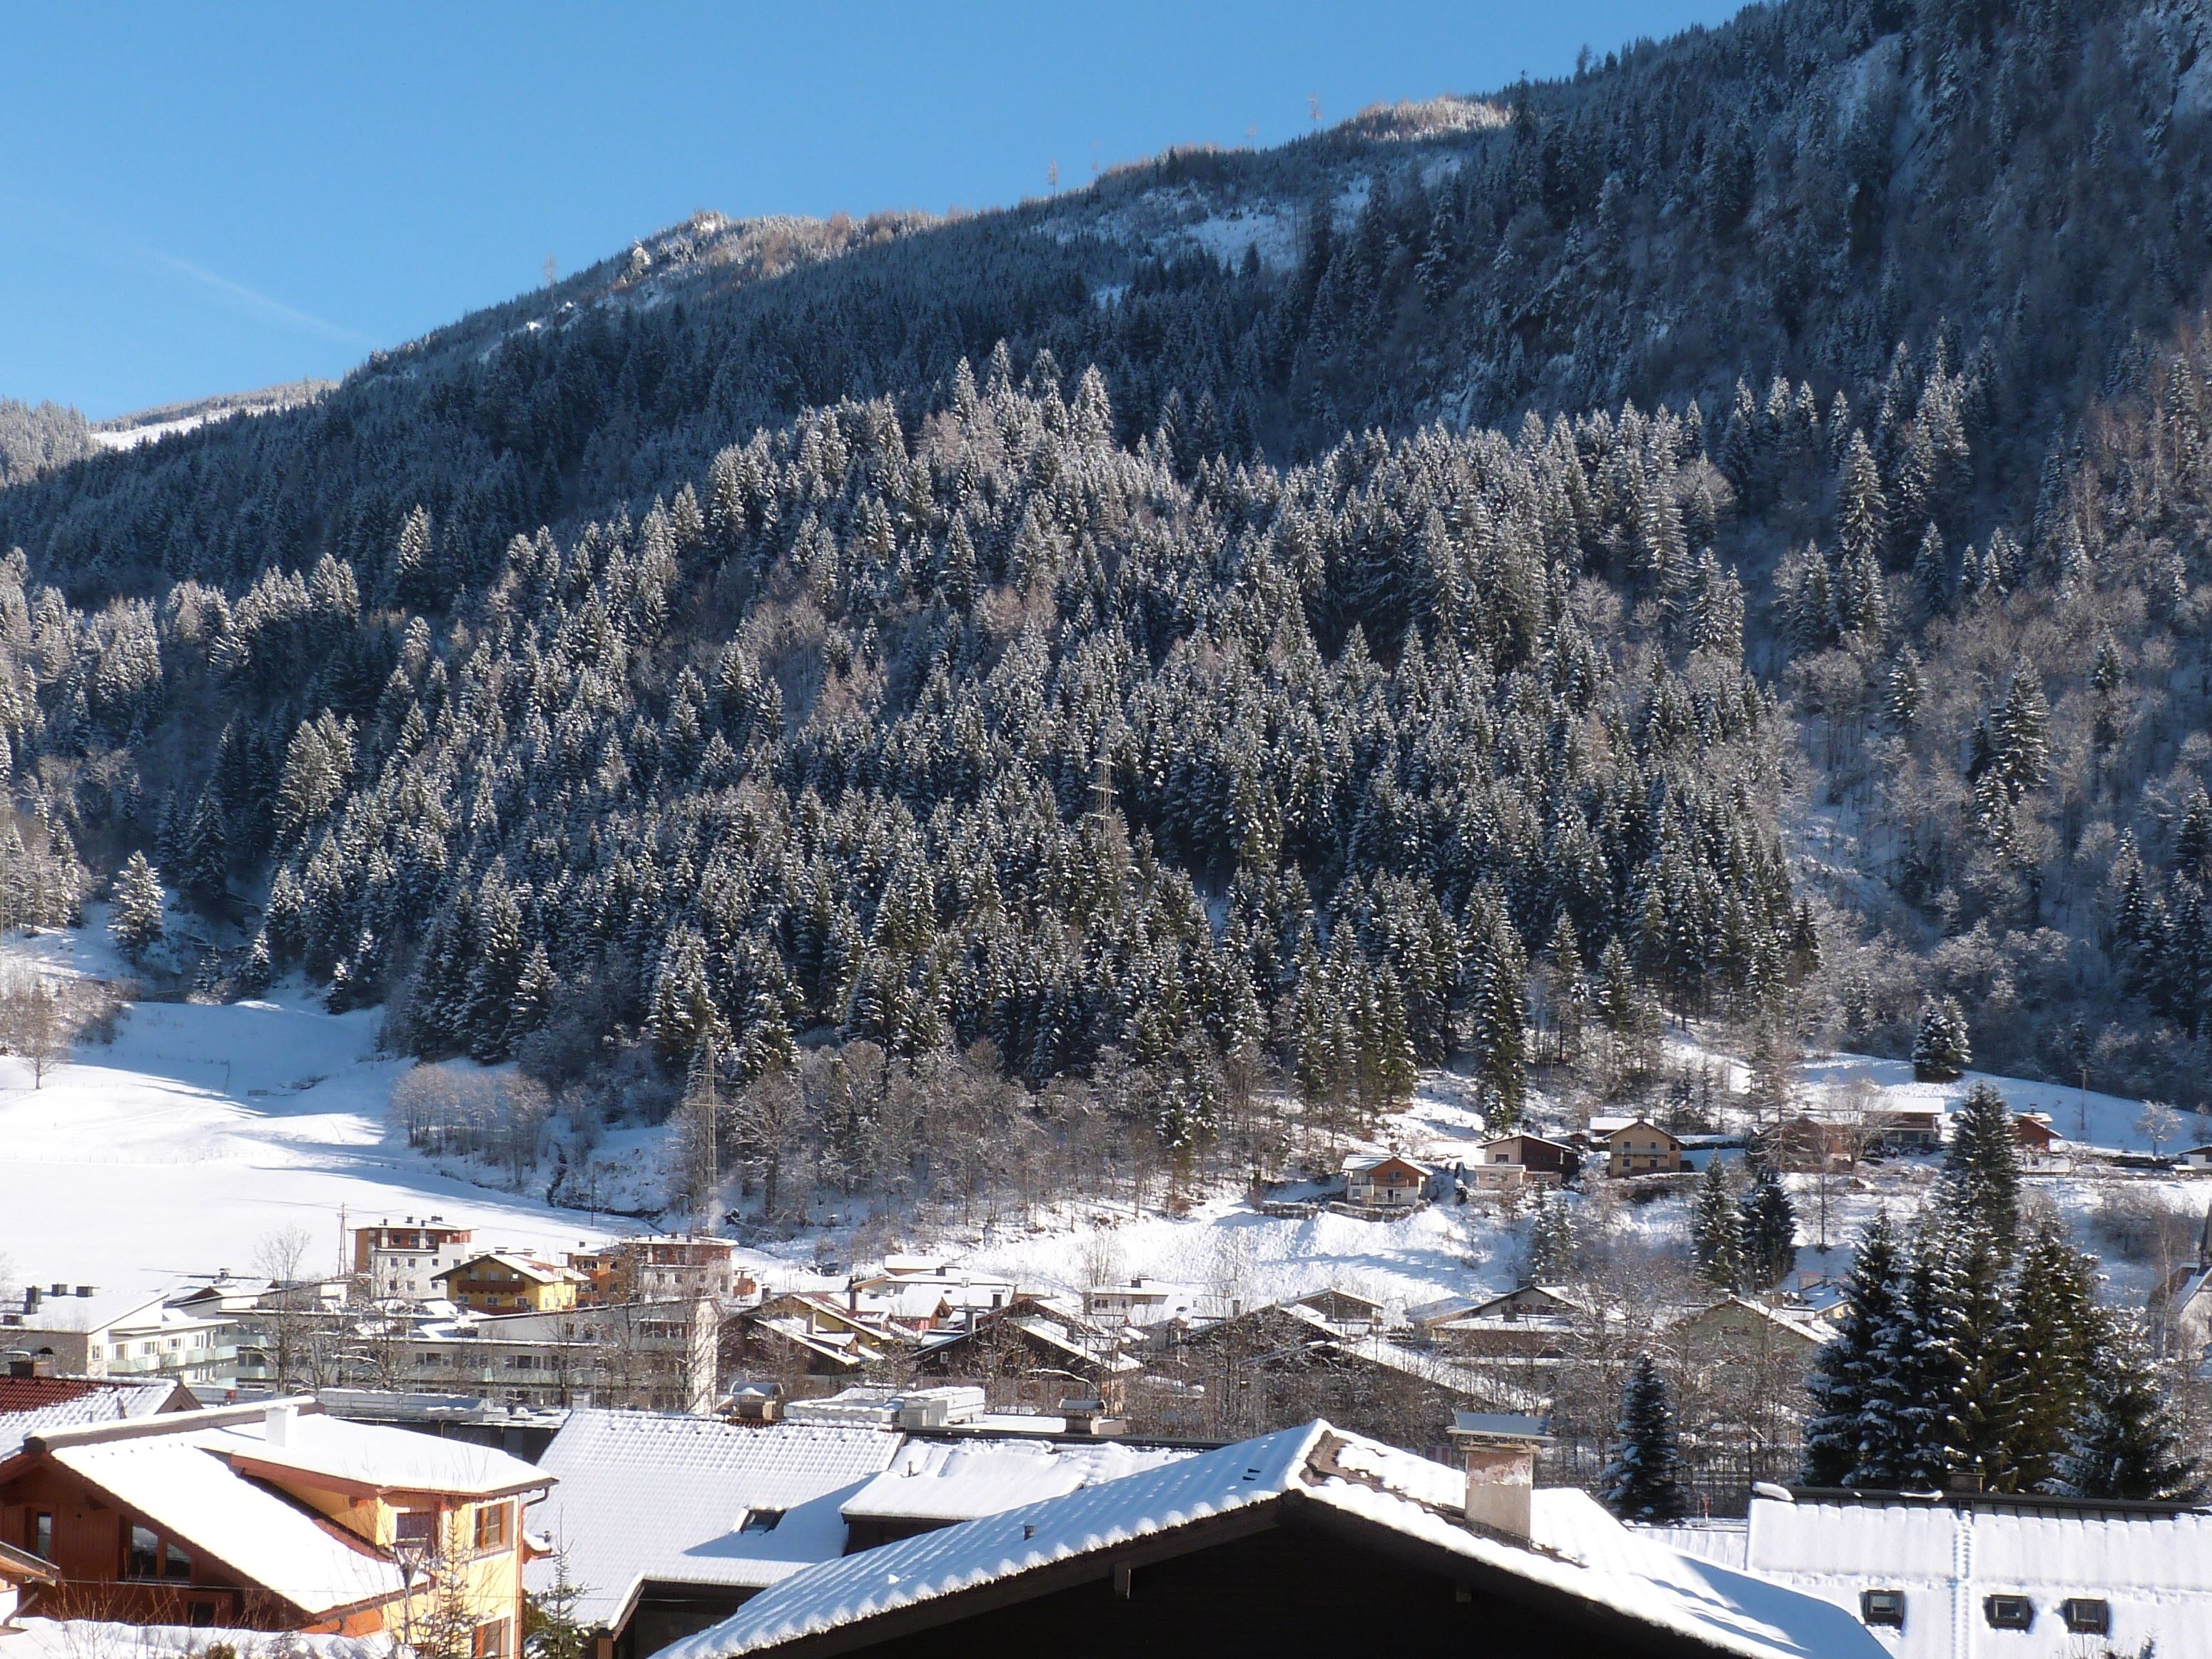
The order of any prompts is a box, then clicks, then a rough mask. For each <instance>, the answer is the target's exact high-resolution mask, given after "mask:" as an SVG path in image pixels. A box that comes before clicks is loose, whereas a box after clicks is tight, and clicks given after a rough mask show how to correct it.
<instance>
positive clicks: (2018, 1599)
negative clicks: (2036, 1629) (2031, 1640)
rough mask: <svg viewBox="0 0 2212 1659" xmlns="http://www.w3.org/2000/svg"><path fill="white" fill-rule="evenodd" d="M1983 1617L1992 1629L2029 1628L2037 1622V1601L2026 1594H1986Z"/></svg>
mask: <svg viewBox="0 0 2212 1659" xmlns="http://www.w3.org/2000/svg"><path fill="white" fill-rule="evenodd" d="M1982 1617H1983V1618H1984V1619H1986V1620H1989V1625H1990V1629H1991V1630H2029V1629H2032V1628H2033V1626H2034V1624H2035V1603H2034V1602H2033V1601H2029V1600H2028V1599H2027V1597H2026V1596H2025V1595H1985V1596H1984V1597H1983V1598H1982Z"/></svg>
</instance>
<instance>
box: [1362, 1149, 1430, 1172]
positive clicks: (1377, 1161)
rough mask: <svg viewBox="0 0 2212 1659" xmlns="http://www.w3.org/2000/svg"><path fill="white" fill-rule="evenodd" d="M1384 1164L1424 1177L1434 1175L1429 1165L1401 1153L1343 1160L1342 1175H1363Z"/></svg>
mask: <svg viewBox="0 0 2212 1659" xmlns="http://www.w3.org/2000/svg"><path fill="white" fill-rule="evenodd" d="M1384 1164H1404V1165H1405V1166H1406V1167H1407V1169H1409V1170H1413V1172H1414V1173H1415V1174H1416V1175H1419V1176H1432V1175H1434V1174H1435V1173H1436V1170H1434V1169H1433V1168H1431V1166H1430V1165H1428V1164H1424V1163H1422V1162H1420V1161H1419V1159H1417V1158H1407V1156H1406V1155H1405V1154H1404V1153H1402V1152H1370V1153H1364V1154H1361V1155H1359V1156H1356V1157H1352V1158H1346V1159H1345V1160H1344V1173H1345V1174H1346V1175H1364V1174H1365V1173H1366V1172H1367V1171H1368V1170H1379V1169H1381V1168H1382V1167H1383V1165H1384Z"/></svg>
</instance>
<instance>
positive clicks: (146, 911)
mask: <svg viewBox="0 0 2212 1659" xmlns="http://www.w3.org/2000/svg"><path fill="white" fill-rule="evenodd" d="M162 927H163V923H162V920H161V873H160V872H158V871H156V870H155V868H154V866H152V865H150V864H149V863H147V862H146V855H145V854H143V853H133V854H131V857H130V860H129V861H128V862H127V863H125V865H124V866H123V868H122V869H121V870H119V871H118V872H116V876H115V893H114V899H113V903H112V909H111V911H110V913H109V915H108V920H107V931H108V933H110V934H111V935H112V936H113V938H114V939H115V942H116V943H117V944H118V945H121V946H122V947H123V949H124V951H125V953H126V954H128V955H130V956H132V957H136V956H137V955H139V954H140V953H141V952H142V951H144V950H145V949H146V947H147V946H148V945H152V944H153V943H154V942H155V940H156V939H160V938H161V933H162Z"/></svg>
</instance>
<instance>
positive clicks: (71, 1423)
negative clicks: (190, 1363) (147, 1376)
mask: <svg viewBox="0 0 2212 1659" xmlns="http://www.w3.org/2000/svg"><path fill="white" fill-rule="evenodd" d="M179 1387H180V1385H179V1384H178V1383H172V1382H167V1381H163V1382H159V1383H120V1384H106V1383H100V1382H97V1381H94V1380H91V1379H88V1378H84V1377H76V1376H23V1377H8V1378H5V1379H0V1463H4V1462H7V1461H8V1460H9V1458H11V1457H13V1456H14V1455H15V1454H16V1453H17V1452H19V1451H21V1449H22V1446H23V1442H24V1440H25V1438H26V1437H28V1436H31V1435H34V1434H51V1433H52V1432H54V1431H56V1430H58V1429H77V1428H83V1427H86V1426H87V1425H91V1424H95V1423H122V1422H129V1421H131V1420H132V1419H137V1418H143V1417H152V1416H154V1415H155V1413H158V1412H161V1411H162V1410H163V1409H164V1408H166V1407H167V1406H168V1405H169V1404H170V1403H171V1402H172V1401H174V1400H176V1398H177V1395H178V1391H179ZM42 1394H43V1395H44V1396H45V1401H44V1403H35V1402H37V1401H39V1400H40V1395H42ZM187 1398H189V1396H187ZM10 1401H22V1402H24V1403H23V1404H21V1405H11V1404H9V1402H10Z"/></svg>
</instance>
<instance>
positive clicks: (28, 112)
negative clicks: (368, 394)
mask: <svg viewBox="0 0 2212 1659" xmlns="http://www.w3.org/2000/svg"><path fill="white" fill-rule="evenodd" d="M1737 4H1738V0H1551V3H1548V4H1528V3H1525V0H1514V3H1500V0H1461V3H1458V4H1449V3H1440V0H1431V3H1419V0H1359V3H1356V4H1346V3H1342V0H1337V3H1325V0H1314V3H1309V0H1277V3H1269V4H1258V3H1247V0H1234V3H1231V0H1221V3H1212V0H1182V3H1174V4H1160V3H1139V4H1102V3H1091V4H1088V5H1083V6H1076V5H1070V4H1061V3H1056V0H1024V3H976V4H967V5H942V4H937V5H925V4H922V3H920V0H911V3H903V4H897V5H893V4H873V5H860V4H784V5H775V6H768V5H762V6H738V5H728V4H726V5H711V6H710V5H703V4H688V3H649V4H627V5H623V6H619V7H617V6H611V5H610V6H605V7H599V8H593V9H585V8H583V7H581V6H575V5H564V4H532V5H522V4H494V3H483V4H471V5H467V6H459V7H448V6H442V5H441V6H435V7H434V6H428V5H420V4H404V3H386V4H373V5H372V4H349V5H339V4H336V3H331V4H324V3H315V4H311V5H296V4H294V5H283V6H278V5H261V4H245V3H226V4H222V5H218V6H179V5H174V4H167V3H164V4H160V5H155V4H143V5H127V6H126V5H120V4H115V5H71V6H59V5H53V6H39V7H31V6H24V7H16V8H12V9H10V10H9V13H8V15H7V19H6V21H5V24H4V26H0V40H4V44H5V56H6V60H7V62H8V64H9V70H10V72H9V76H8V82H9V85H8V89H7V93H6V95H5V96H4V98H0V155H6V156H7V157H8V158H9V165H8V166H7V167H6V168H5V169H4V170H0V396H8V397H15V398H31V399H34V400H35V399H37V398H54V399H56V400H57V401H59V402H64V403H74V404H76V405H77V406H78V407H79V408H81V409H82V410H84V411H85V412H86V413H87V414H88V415H90V416H93V417H94V419H100V418H103V417H105V416H112V415H116V414H119V413H122V412H124V411H126V410H133V409H139V408H143V407H146V406H147V405H149V404H158V403H164V402H169V401H173V400H175V399H179V398H189V397H195V396H198V395H201V394H203V393H206V392H221V391H230V390H238V389H243V388H246V387H250V386H261V385H266V384H268V383H270V382H271V381H275V380H290V379H295V378H297V377H298V376H300V375H302V374H323V375H332V376H335V375H337V374H342V373H343V371H344V370H345V369H346V368H349V367H350V366H351V365H353V364H355V363H356V362H359V361H360V360H361V359H362V356H363V355H364V354H365V353H366V352H367V351H368V349H370V348H371V347H372V346H379V345H391V344H395V343H398V342H400V341H403V340H406V339H410V338H411V337H414V336H416V335H418V334H420V333H422V332H423V331H426V330H428V329H430V328H433V327H435V326H436V325H439V324H441V323H444V322H447V321H450V320H452V319H453V318H455V317H458V316H459V315H460V314H461V313H464V312H465V311H468V310H469V309H471V307H477V306H480V305H484V304H488V303H490V302H492V301H497V300H501V299H504V298H507V296H509V295H513V294H514V293H516V292H518V291H520V289H526V288H528V287H530V286H532V284H533V283H536V282H538V280H539V276H540V271H541V269H542V267H543V264H544V260H545V258H546V256H547V255H548V254H550V255H551V256H552V257H553V258H554V259H555V260H556V262H557V263H558V264H559V267H560V269H561V270H563V271H567V270H573V269H575V268H577V267H579V266H581V265H584V264H590V263H591V262H592V261H593V260H595V259H598V258H603V257H605V255H607V254H609V253H611V252H616V251H617V250H618V249H620V248H621V247H623V246H626V245H627V244H628V243H629V240H631V239H633V238H635V237H636V236H639V235H641V234H645V233H647V232H648V231H651V230H653V229H656V228H659V227H660V226H663V225H665V224H669V223H671V222H675V221H676V220H678V219H680V218H682V217H683V216H685V215H686V214H688V213H690V212H691V211H692V210H695V209H699V208H713V209H717V210H720V211H722V212H726V213H730V214H733V215H740V216H742V215H747V214H755V213H770V212H786V213H804V214H827V213H831V212H835V211H837V210H847V211H852V212H865V211H867V210H872V209H876V208H902V207H906V208H923V209H927V210H932V211H942V210H944V209H945V207H947V206H948V205H950V204H956V203H957V204H961V205H963V206H968V207H984V206H990V205H994V204H1001V203H1006V202H1010V201H1013V200H1017V199H1018V198H1019V197H1023V196H1026V195H1034V194H1036V193H1039V192H1041V191H1042V190H1043V188H1044V185H1045V170H1046V167H1047V166H1048V163H1050V162H1052V161H1057V162H1058V163H1059V166H1060V179H1061V183H1062V185H1063V186H1066V185H1074V184H1080V183H1082V182H1083V181H1085V179H1088V177H1089V176H1090V173H1091V167H1092V165H1093V163H1094V161H1096V162H1101V163H1110V162H1113V161H1122V160H1127V159H1130V158H1132V157H1135V156H1139V155H1150V154H1152V153H1154V152H1156V151H1158V150H1159V149H1163V148H1164V147H1165V146H1167V145H1169V144H1171V143H1200V142H1212V143H1222V144H1236V143H1245V142H1247V134H1248V132H1249V133H1251V134H1252V135H1253V136H1254V137H1255V138H1256V140H1257V142H1259V143H1263V144H1264V143H1275V142H1279V141H1280V140H1282V139H1285V138H1287V137H1292V136H1294V135H1296V134H1297V133H1298V132H1299V131H1303V130H1304V129H1305V128H1306V126H1307V125H1308V121H1309V113H1308V106H1307V99H1308V97H1309V95H1312V96H1315V97H1318V98H1319V100H1321V106H1322V119H1323V120H1324V121H1335V120H1338V119H1340V118H1343V117H1344V116H1346V115H1348V114H1350V113H1352V112H1353V111H1354V110H1356V109H1358V108H1359V107H1360V106H1363V105H1365V104H1369V103H1372V102H1375V101H1376V100H1395V99H1399V98H1407V97H1427V96H1431V95H1433V94H1437V93H1439V92H1448V91H1449V92H1476V91H1484V90H1489V89H1492V88H1497V87H1498V86H1502V85H1504V84H1505V83H1507V82H1510V81H1512V80H1513V79H1515V78H1516V76H1519V75H1521V74H1522V72H1523V71H1526V72H1527V73H1528V74H1529V75H1531V76H1539V77H1541V76H1551V75H1558V74H1562V73H1565V72H1566V71H1568V70H1571V68H1572V67H1573V64H1574V59H1575V53H1576V52H1577V49H1578V48H1579V47H1581V46H1583V45H1584V44H1586V43H1587V44H1588V45H1589V46H1591V47H1592V48H1593V49H1594V50H1595V52H1597V53H1598V54H1599V55H1600V56H1602V55H1603V53H1604V52H1606V51H1607V49H1609V48H1611V47H1613V46H1619V45H1620V44H1621V43H1622V42H1623V41H1626V40H1632V39H1634V38H1636V37H1637V36H1638V35H1645V34H1649V35H1664V34H1668V33H1673V32H1674V31H1675V30H1677V29H1679V28H1681V27H1686V26H1687V25H1689V24H1692V23H1699V22H1702V23H1708V24H1710V23H1717V22H1719V21H1723V19H1724V18H1726V17H1727V16H1729V15H1731V14H1732V13H1733V12H1734V11H1735V9H1736V6H1737Z"/></svg>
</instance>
